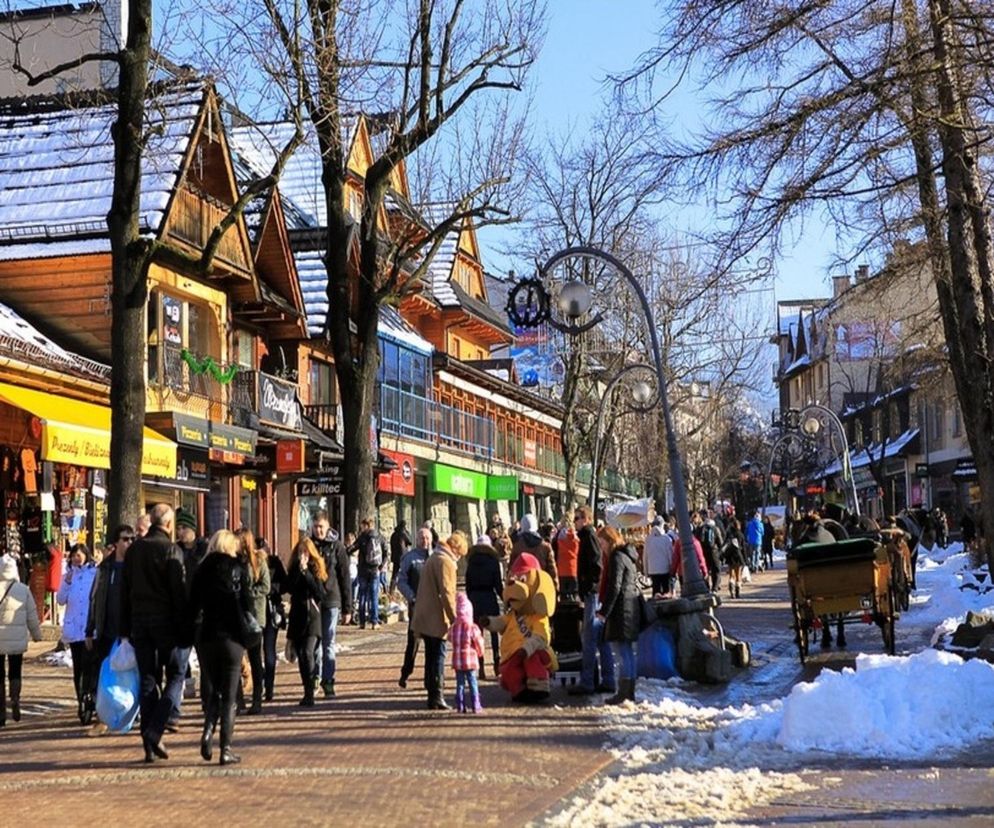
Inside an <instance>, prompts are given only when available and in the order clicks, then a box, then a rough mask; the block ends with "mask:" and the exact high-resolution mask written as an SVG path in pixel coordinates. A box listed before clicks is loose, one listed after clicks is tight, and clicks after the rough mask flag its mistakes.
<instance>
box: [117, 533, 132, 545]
mask: <svg viewBox="0 0 994 828" xmlns="http://www.w3.org/2000/svg"><path fill="white" fill-rule="evenodd" d="M134 539H135V536H134V535H121V537H119V538H118V539H117V540H118V542H120V541H125V542H126V543H131V541H133V540H134Z"/></svg>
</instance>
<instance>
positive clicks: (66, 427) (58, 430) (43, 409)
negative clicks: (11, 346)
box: [0, 383, 176, 477]
mask: <svg viewBox="0 0 994 828" xmlns="http://www.w3.org/2000/svg"><path fill="white" fill-rule="evenodd" d="M0 400H2V401H3V402H5V403H7V404H8V405H12V406H14V407H15V408H20V409H23V410H24V411H27V412H28V413H30V414H33V415H34V416H35V417H37V418H38V419H39V420H41V423H42V430H41V459H42V460H49V461H51V462H53V463H70V464H72V465H75V466H86V467H87V468H91V469H108V468H110V408H108V407H107V406H105V405H95V404H94V403H87V402H80V401H79V400H70V399H67V398H65V397H59V396H56V395H55V394H48V393H46V392H44V391H35V390H33V389H30V388H20V387H18V386H16V385H7V384H6V383H0ZM143 430H144V433H145V438H144V442H143V445H142V474H150V475H156V476H158V477H175V476H176V444H175V443H174V442H173V441H172V440H168V439H166V438H165V437H163V436H162V435H161V434H157V433H156V432H154V431H152V429H150V428H143Z"/></svg>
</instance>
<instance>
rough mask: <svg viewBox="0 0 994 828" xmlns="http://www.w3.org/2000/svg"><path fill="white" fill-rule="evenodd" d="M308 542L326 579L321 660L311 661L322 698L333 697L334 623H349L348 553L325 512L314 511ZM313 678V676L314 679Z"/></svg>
mask: <svg viewBox="0 0 994 828" xmlns="http://www.w3.org/2000/svg"><path fill="white" fill-rule="evenodd" d="M311 540H313V541H314V545H315V546H316V547H317V550H318V553H319V554H320V555H321V557H322V558H323V559H324V566H325V569H326V570H327V572H328V580H327V581H325V584H324V596H325V597H324V599H323V600H322V601H321V657H320V658H315V659H314V668H315V670H316V671H319V673H320V678H321V689H322V690H323V691H324V694H325V696H327V697H331V696H334V695H335V633H336V631H337V629H338V622H339V619H341V622H342V623H343V624H348V623H349V621H351V620H352V577H351V575H350V574H349V553H348V552H346V551H345V544H343V543H342V542H341V541H340V540H339V539H338V533H337V532H336V531H335V530H334V529H332V528H331V524H330V523H329V522H328V513H327V512H318V513H317V514H315V515H314V520H313V521H312V522H311ZM315 679H317V676H315Z"/></svg>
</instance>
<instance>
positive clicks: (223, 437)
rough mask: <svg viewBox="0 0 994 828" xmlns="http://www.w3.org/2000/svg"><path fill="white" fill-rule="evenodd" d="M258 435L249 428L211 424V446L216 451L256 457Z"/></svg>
mask: <svg viewBox="0 0 994 828" xmlns="http://www.w3.org/2000/svg"><path fill="white" fill-rule="evenodd" d="M258 436H259V435H258V433H257V432H255V431H252V430H251V429H248V428H239V427H238V426H230V425H224V424H223V423H211V432H210V440H211V442H210V445H211V448H212V449H214V450H215V451H223V452H227V453H229V454H240V455H242V456H243V457H255V441H256V438H257V437H258Z"/></svg>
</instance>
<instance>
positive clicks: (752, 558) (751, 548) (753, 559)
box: [746, 543, 759, 572]
mask: <svg viewBox="0 0 994 828" xmlns="http://www.w3.org/2000/svg"><path fill="white" fill-rule="evenodd" d="M746 549H747V550H748V552H749V556H748V557H749V571H750V572H758V571H759V544H755V543H747V544H746Z"/></svg>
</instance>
